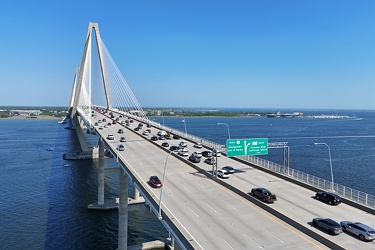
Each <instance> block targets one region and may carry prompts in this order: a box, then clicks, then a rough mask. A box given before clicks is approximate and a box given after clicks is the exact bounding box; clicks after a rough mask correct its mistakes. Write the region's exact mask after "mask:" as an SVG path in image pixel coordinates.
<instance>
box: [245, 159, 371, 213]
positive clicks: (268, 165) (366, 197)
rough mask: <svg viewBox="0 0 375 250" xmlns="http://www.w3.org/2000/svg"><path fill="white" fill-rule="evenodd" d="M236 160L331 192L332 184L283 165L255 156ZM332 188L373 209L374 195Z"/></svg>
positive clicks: (341, 194)
mask: <svg viewBox="0 0 375 250" xmlns="http://www.w3.org/2000/svg"><path fill="white" fill-rule="evenodd" d="M238 158H240V159H242V160H244V161H247V162H249V163H252V164H255V165H257V166H259V167H262V168H265V169H268V170H270V171H272V172H275V173H279V174H282V175H285V176H288V177H289V178H293V179H295V180H298V181H300V182H302V183H305V184H307V185H310V186H312V187H316V188H319V189H322V190H327V191H331V192H332V190H331V185H332V182H331V181H329V180H325V179H323V178H319V177H316V176H313V175H311V174H306V173H304V172H302V171H299V170H295V169H292V168H289V169H287V168H285V167H284V166H283V165H280V164H277V163H274V162H271V161H268V160H264V159H261V158H259V157H256V156H241V157H238ZM333 187H334V190H335V191H334V192H335V194H337V195H339V196H341V197H343V198H345V199H347V200H351V201H353V202H356V203H359V204H362V205H364V206H368V207H370V208H375V196H374V195H371V194H367V193H365V192H361V191H358V190H355V189H353V188H350V187H346V186H343V185H340V184H337V183H334V184H333Z"/></svg>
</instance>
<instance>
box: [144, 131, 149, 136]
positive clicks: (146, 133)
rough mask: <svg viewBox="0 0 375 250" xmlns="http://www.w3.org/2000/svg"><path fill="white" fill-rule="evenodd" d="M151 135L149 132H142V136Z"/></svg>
mask: <svg viewBox="0 0 375 250" xmlns="http://www.w3.org/2000/svg"><path fill="white" fill-rule="evenodd" d="M149 134H150V133H149V132H148V131H143V132H142V135H146V136H147V135H149Z"/></svg>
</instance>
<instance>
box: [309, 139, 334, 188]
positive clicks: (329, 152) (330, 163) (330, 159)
mask: <svg viewBox="0 0 375 250" xmlns="http://www.w3.org/2000/svg"><path fill="white" fill-rule="evenodd" d="M314 144H315V145H326V146H327V148H328V156H329V165H330V167H331V190H332V191H335V190H334V188H333V186H334V185H333V170H332V158H331V149H330V148H329V146H328V144H327V143H325V142H315V143H314Z"/></svg>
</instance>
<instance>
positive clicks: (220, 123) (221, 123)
mask: <svg viewBox="0 0 375 250" xmlns="http://www.w3.org/2000/svg"><path fill="white" fill-rule="evenodd" d="M217 125H225V126H227V128H228V139H229V140H230V131H229V126H228V124H226V123H223V122H219V123H218V124H217Z"/></svg>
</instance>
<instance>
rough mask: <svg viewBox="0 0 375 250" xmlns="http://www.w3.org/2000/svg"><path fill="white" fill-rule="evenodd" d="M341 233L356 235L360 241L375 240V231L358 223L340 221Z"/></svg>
mask: <svg viewBox="0 0 375 250" xmlns="http://www.w3.org/2000/svg"><path fill="white" fill-rule="evenodd" d="M340 225H341V227H342V231H344V232H349V233H352V234H354V235H357V236H358V237H359V238H360V239H361V240H363V241H364V240H375V230H374V229H372V228H371V227H369V226H366V225H365V224H362V223H360V222H354V223H353V222H350V221H341V222H340Z"/></svg>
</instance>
